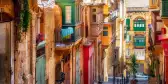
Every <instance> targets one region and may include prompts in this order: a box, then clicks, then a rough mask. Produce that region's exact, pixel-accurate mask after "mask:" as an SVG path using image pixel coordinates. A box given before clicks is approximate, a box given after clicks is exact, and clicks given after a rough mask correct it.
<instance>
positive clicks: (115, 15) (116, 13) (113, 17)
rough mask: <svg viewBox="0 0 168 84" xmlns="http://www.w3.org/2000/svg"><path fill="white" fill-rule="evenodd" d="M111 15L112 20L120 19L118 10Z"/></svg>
mask: <svg viewBox="0 0 168 84" xmlns="http://www.w3.org/2000/svg"><path fill="white" fill-rule="evenodd" d="M110 15H111V19H112V20H113V19H115V18H117V17H118V10H115V11H112V12H111V13H110Z"/></svg>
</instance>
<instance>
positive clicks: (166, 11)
mask: <svg viewBox="0 0 168 84" xmlns="http://www.w3.org/2000/svg"><path fill="white" fill-rule="evenodd" d="M161 16H162V17H163V18H164V17H165V18H168V0H162V14H161Z"/></svg>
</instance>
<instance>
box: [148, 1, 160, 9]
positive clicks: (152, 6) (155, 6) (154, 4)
mask: <svg viewBox="0 0 168 84" xmlns="http://www.w3.org/2000/svg"><path fill="white" fill-rule="evenodd" d="M159 4H160V0H149V9H159Z"/></svg>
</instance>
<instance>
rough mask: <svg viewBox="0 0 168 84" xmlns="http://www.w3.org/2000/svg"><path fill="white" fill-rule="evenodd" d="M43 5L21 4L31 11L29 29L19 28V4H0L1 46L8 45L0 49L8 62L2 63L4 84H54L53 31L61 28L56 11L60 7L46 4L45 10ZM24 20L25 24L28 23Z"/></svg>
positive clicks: (26, 0) (11, 1) (29, 1)
mask: <svg viewBox="0 0 168 84" xmlns="http://www.w3.org/2000/svg"><path fill="white" fill-rule="evenodd" d="M40 2H42V3H43V1H40ZM40 2H39V1H37V0H24V1H23V2H22V3H23V5H24V6H23V8H25V9H24V11H25V10H26V11H28V12H29V14H28V12H26V14H27V15H29V16H31V17H29V18H28V19H30V20H29V21H28V24H26V23H24V25H25V24H26V25H28V26H27V27H25V26H23V27H22V26H21V27H20V26H19V24H20V22H21V20H22V19H20V17H22V16H21V12H23V11H21V10H23V8H22V6H21V3H20V2H19V0H6V1H4V0H3V1H1V3H0V5H1V6H0V8H1V12H0V13H1V15H2V17H1V23H0V24H1V25H2V26H1V27H2V28H0V29H2V31H1V36H0V38H1V40H4V41H3V42H2V45H5V46H2V47H1V49H0V52H1V53H2V56H1V57H2V60H3V59H4V58H3V54H7V53H8V56H7V55H6V56H7V58H6V59H7V60H6V61H1V64H0V65H1V69H0V70H2V71H1V72H2V73H1V77H2V78H0V83H2V84H46V83H48V84H54V83H55V69H54V68H55V55H54V54H55V42H54V39H55V38H54V30H55V28H57V27H58V25H56V24H55V23H56V21H57V20H58V19H57V17H56V15H57V13H56V11H55V10H57V7H56V5H55V2H54V3H53V2H47V3H50V5H46V4H43V6H42V5H41V3H40ZM51 4H52V5H51ZM26 14H25V13H24V14H23V15H26ZM27 17H28V16H27ZM28 19H26V21H27V20H28ZM23 20H24V21H23V22H25V19H23ZM20 25H22V24H20ZM20 29H21V30H20ZM26 30H27V31H26ZM5 39H6V40H5ZM4 73H5V74H4ZM41 80H43V81H41Z"/></svg>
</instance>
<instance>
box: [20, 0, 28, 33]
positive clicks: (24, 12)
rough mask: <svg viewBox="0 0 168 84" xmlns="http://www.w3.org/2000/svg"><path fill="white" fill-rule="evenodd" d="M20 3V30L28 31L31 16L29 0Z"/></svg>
mask: <svg viewBox="0 0 168 84" xmlns="http://www.w3.org/2000/svg"><path fill="white" fill-rule="evenodd" d="M20 5H21V11H20V24H19V25H20V30H21V32H27V30H28V27H29V22H30V18H31V14H30V11H29V2H28V0H23V1H22V2H21V4H20Z"/></svg>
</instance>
